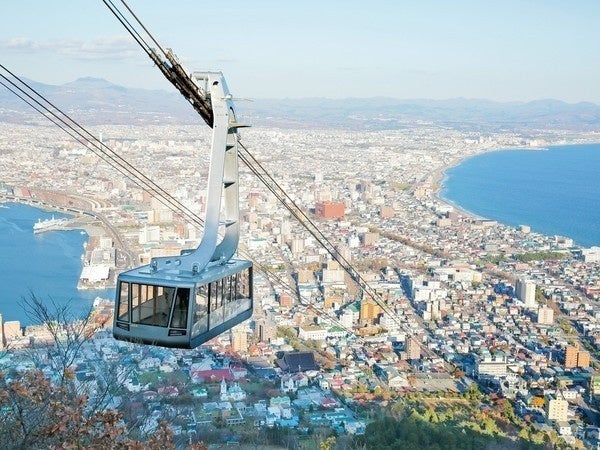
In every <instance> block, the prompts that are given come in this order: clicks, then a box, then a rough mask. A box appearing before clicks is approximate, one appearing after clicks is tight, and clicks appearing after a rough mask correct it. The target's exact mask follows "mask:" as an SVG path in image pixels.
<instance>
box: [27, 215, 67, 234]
mask: <svg viewBox="0 0 600 450" xmlns="http://www.w3.org/2000/svg"><path fill="white" fill-rule="evenodd" d="M68 221H69V220H68V219H56V218H54V216H52V219H46V220H42V219H38V221H37V222H36V223H34V224H33V234H38V233H43V232H44V231H52V230H57V229H59V228H60V227H61V226H62V225H66V224H67V222H68Z"/></svg>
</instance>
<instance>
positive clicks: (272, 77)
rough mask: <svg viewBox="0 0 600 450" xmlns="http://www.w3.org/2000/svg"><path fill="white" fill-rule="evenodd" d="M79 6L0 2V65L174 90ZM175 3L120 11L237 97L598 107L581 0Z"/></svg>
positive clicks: (112, 28)
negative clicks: (1, 6)
mask: <svg viewBox="0 0 600 450" xmlns="http://www.w3.org/2000/svg"><path fill="white" fill-rule="evenodd" d="M80 5H81V3H80V2H75V1H74V0H60V1H57V2H52V3H38V2H34V1H31V0H27V1H23V2H9V3H8V4H6V5H5V15H4V16H5V18H10V20H8V21H7V23H6V24H4V26H3V27H2V31H0V51H1V52H2V55H3V57H2V63H3V64H4V65H6V66H7V67H8V68H10V69H11V70H13V71H14V72H15V73H16V74H18V75H20V76H24V77H27V78H30V79H35V80H37V81H40V82H43V83H47V84H64V83H67V82H70V81H73V80H75V79H77V78H81V77H85V76H93V77H98V78H104V79H106V80H108V81H110V82H112V83H115V84H118V85H123V86H126V87H140V88H146V89H161V90H171V89H172V88H171V86H170V85H169V83H168V82H167V81H166V80H164V79H163V78H162V75H161V74H160V73H159V71H158V70H156V68H154V67H152V63H151V62H150V61H149V59H148V57H147V56H146V55H144V54H143V52H142V50H141V49H140V48H139V47H137V45H136V44H135V42H134V40H133V38H132V37H130V36H129V35H127V34H126V32H125V30H124V28H123V27H122V26H121V24H120V23H118V21H117V19H116V18H115V17H114V16H113V15H112V14H111V13H110V11H109V10H108V8H106V7H105V5H103V4H102V2H89V3H88V4H86V5H85V7H84V8H82V7H81V6H80ZM176 5H177V8H175V7H173V6H170V7H168V6H167V5H165V4H164V3H161V2H156V1H152V2H140V1H137V2H134V1H132V2H130V3H129V6H130V7H131V8H132V9H133V11H134V12H135V13H136V14H137V15H138V17H139V18H140V19H141V21H142V22H143V23H144V24H145V25H146V26H147V27H148V29H149V30H150V32H151V33H152V34H153V35H154V36H155V37H156V39H157V40H158V42H159V43H160V44H161V46H163V47H166V48H173V50H174V51H175V53H176V54H177V55H178V56H179V57H180V59H181V60H182V62H183V63H184V65H185V66H186V67H187V68H188V69H189V70H194V71H195V70H221V71H223V72H224V74H225V76H226V78H227V80H228V84H229V86H230V88H231V90H232V91H233V92H234V94H235V95H236V96H239V97H249V98H304V97H328V98H346V97H377V96H385V97H394V98H432V99H444V98H457V97H465V98H485V99H490V100H495V101H530V100H535V99H544V98H555V99H558V100H562V101H566V102H569V103H576V102H580V101H589V102H593V103H600V87H599V86H598V84H597V82H596V80H597V79H598V77H599V76H600V62H598V59H597V58H596V54H597V50H598V44H597V43H598V42H600V31H599V30H598V29H597V27H596V26H595V23H596V22H597V19H598V18H599V17H600V14H599V13H600V5H598V4H597V3H595V2H592V1H581V2H577V3H576V4H575V5H567V4H563V3H562V2H558V1H553V2H542V1H530V2H518V1H509V2H503V3H502V4H491V3H482V2H474V1H459V2H452V3H451V4H446V3H443V2H439V1H427V2H420V3H418V4H405V3H403V2H400V3H395V2H389V3H388V2H383V1H381V0H378V1H376V2H370V3H369V4H368V5H365V4H364V3H360V2H355V1H350V2H344V3H341V2H329V3H326V4H317V3H316V2H314V1H312V0H311V1H308V2H303V3H301V4H279V3H275V2H272V1H263V2H258V3H252V4H246V3H244V2H240V1H234V2H229V3H228V4H226V5H221V4H199V3H196V2H191V1H185V2H178V3H177V4H176ZM118 6H119V7H120V8H124V7H123V6H122V5H118Z"/></svg>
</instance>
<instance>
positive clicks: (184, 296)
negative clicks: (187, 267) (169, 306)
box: [171, 288, 190, 328]
mask: <svg viewBox="0 0 600 450" xmlns="http://www.w3.org/2000/svg"><path fill="white" fill-rule="evenodd" d="M189 302H190V290H189V289H188V288H178V289H177V295H176V296H175V303H174V304H173V318H172V319H171V327H173V328H187V316H188V308H189Z"/></svg>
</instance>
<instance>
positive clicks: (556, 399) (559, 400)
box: [546, 392, 569, 422]
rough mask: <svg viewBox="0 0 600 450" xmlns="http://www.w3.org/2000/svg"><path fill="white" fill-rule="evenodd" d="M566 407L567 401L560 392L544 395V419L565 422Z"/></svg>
mask: <svg viewBox="0 0 600 450" xmlns="http://www.w3.org/2000/svg"><path fill="white" fill-rule="evenodd" d="M568 408H569V403H568V402H567V401H566V400H565V399H564V397H563V396H562V394H561V393H560V392H558V393H557V394H556V395H548V396H547V397H546V419H548V420H555V421H557V422H565V421H567V419H568V418H567V412H568Z"/></svg>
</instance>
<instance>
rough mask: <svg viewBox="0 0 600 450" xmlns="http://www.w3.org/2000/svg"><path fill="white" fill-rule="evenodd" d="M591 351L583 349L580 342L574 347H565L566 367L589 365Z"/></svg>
mask: <svg viewBox="0 0 600 450" xmlns="http://www.w3.org/2000/svg"><path fill="white" fill-rule="evenodd" d="M589 365H590V352H587V351H585V350H581V349H580V348H579V344H576V345H575V346H574V347H573V346H571V345H569V346H567V348H566V349H565V368H566V369H572V368H573V367H589Z"/></svg>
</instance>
